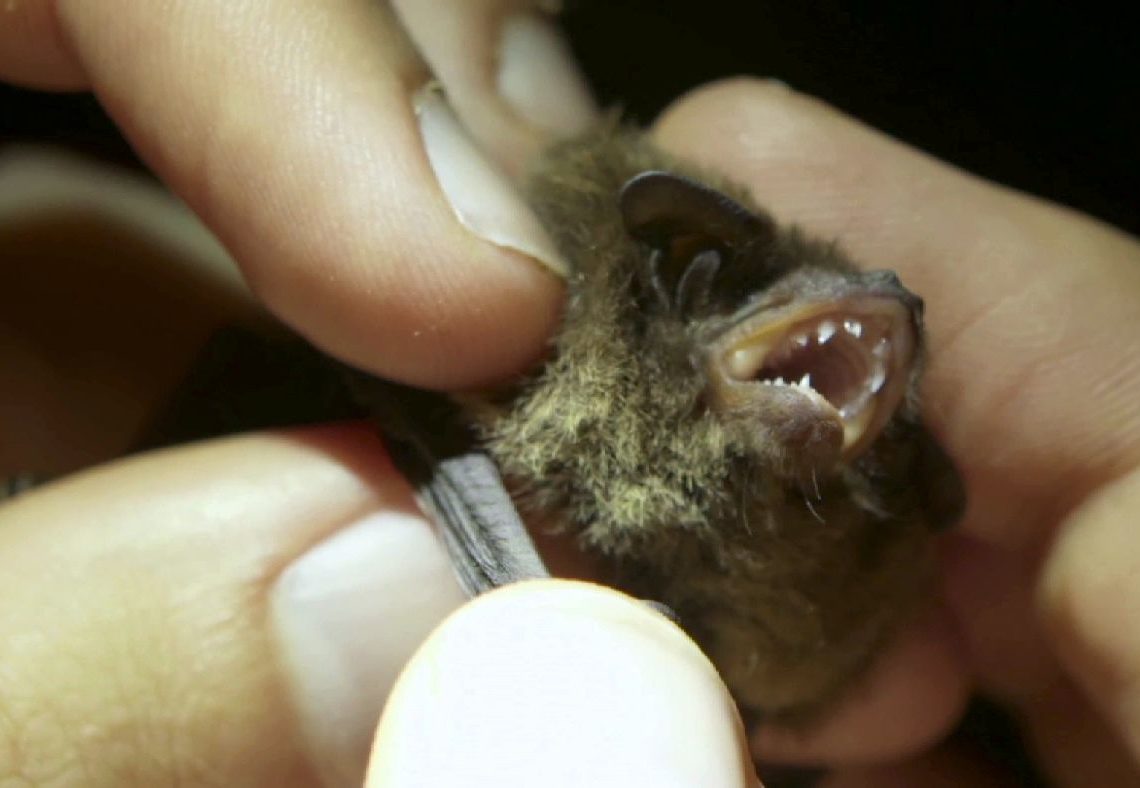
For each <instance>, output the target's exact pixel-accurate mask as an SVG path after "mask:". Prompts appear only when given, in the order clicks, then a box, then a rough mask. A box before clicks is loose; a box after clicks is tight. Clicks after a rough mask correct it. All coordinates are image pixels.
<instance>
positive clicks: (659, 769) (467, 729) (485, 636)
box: [366, 581, 758, 788]
mask: <svg viewBox="0 0 1140 788" xmlns="http://www.w3.org/2000/svg"><path fill="white" fill-rule="evenodd" d="M366 785H367V788H412V786H425V787H426V786H437V785H467V786H494V788H509V787H510V786H532V785H545V786H550V788H567V787H569V786H627V785H656V786H698V785H699V786H707V787H708V788H718V787H719V786H724V787H725V788H727V787H728V786H732V787H733V788H739V786H756V785H758V782H757V781H756V777H755V775H754V774H753V772H752V767H751V765H750V761H749V759H748V756H747V754H746V745H745V740H744V736H743V730H742V728H741V725H740V722H739V720H738V718H737V717H736V714H735V707H734V706H733V704H732V701H731V699H730V698H729V695H728V692H727V690H726V689H725V688H724V685H723V684H722V683H721V681H720V679H719V678H718V677H717V675H716V673H715V671H714V670H713V668H712V666H711V665H710V664H709V662H708V660H707V659H705V657H704V656H703V655H702V654H701V652H700V651H699V650H698V649H697V647H696V645H694V644H693V642H692V641H691V640H689V639H688V638H687V637H686V636H685V635H684V634H683V633H682V632H681V630H679V629H678V628H677V627H675V626H673V625H672V624H671V623H670V622H668V621H667V620H666V619H665V618H663V617H662V616H660V615H658V614H656V613H654V612H652V611H651V610H650V609H649V608H648V607H647V606H645V605H642V604H640V603H637V602H635V601H633V600H631V599H629V598H628V597H625V596H622V595H621V594H618V593H616V592H614V591H612V590H609V589H604V588H600V587H596V586H590V585H586V584H583V583H575V582H569V581H541V582H534V583H523V584H518V585H515V586H511V587H508V588H505V589H502V590H500V591H496V592H494V593H491V594H488V595H486V596H484V597H481V598H479V599H477V600H475V601H474V602H472V603H471V604H469V605H467V606H465V607H463V608H461V609H460V610H459V611H458V612H457V613H456V614H455V615H453V616H452V617H451V618H450V619H448V620H447V621H445V622H444V624H443V625H442V626H441V627H440V628H439V629H438V630H437V631H436V632H435V634H434V635H432V637H431V638H429V639H428V641H427V642H426V643H425V644H424V646H423V647H422V648H421V649H420V650H419V652H418V653H417V654H416V656H415V657H414V658H413V659H412V660H411V662H410V663H409V664H408V666H407V667H406V669H405V670H404V672H403V674H402V675H401V677H400V679H399V681H398V682H397V685H396V688H395V689H394V690H393V694H392V695H391V696H390V699H389V702H388V705H387V708H386V709H385V712H384V716H383V718H382V720H381V723H380V728H379V730H378V732H377V738H376V742H375V745H374V748H373V752H372V763H371V766H370V769H369V776H368V780H367V783H366Z"/></svg>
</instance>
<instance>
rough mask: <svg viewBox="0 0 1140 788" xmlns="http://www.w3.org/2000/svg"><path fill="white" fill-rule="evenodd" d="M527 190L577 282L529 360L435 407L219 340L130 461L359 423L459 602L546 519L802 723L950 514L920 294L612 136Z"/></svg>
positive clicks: (405, 392) (398, 391) (509, 562)
mask: <svg viewBox="0 0 1140 788" xmlns="http://www.w3.org/2000/svg"><path fill="white" fill-rule="evenodd" d="M525 191H526V196H527V198H528V201H529V203H530V204H531V205H532V206H533V208H534V210H535V211H536V212H537V214H538V216H539V218H540V220H541V221H542V223H543V224H544V226H545V227H546V228H547V230H548V231H549V232H550V234H551V236H552V237H553V239H554V240H555V242H556V243H557V244H558V246H559V248H560V250H561V252H562V254H563V256H564V257H565V258H566V260H567V261H568V262H569V269H570V270H569V275H568V280H567V297H566V302H565V306H564V312H563V316H562V321H561V325H560V327H559V329H558V330H557V332H556V334H555V336H554V337H553V338H552V339H551V342H550V346H549V352H548V353H547V354H546V357H545V358H544V359H542V361H541V362H540V363H538V364H537V365H536V366H535V368H533V369H531V370H528V371H527V372H525V373H524V374H522V375H521V376H520V377H519V378H518V379H517V380H514V381H512V382H510V383H508V384H504V385H502V386H500V387H498V388H495V389H493V390H484V391H468V392H461V393H455V394H441V393H434V392H426V391H421V390H417V389H412V388H409V387H406V386H401V385H399V384H395V383H392V382H389V381H383V380H379V379H376V378H373V377H370V376H368V375H366V374H364V373H361V372H357V371H355V370H348V369H347V368H344V367H341V366H339V365H338V364H337V363H336V362H333V361H332V360H331V359H328V358H327V357H324V356H323V355H321V354H319V352H317V351H316V350H314V349H312V348H309V347H307V346H305V347H302V346H300V345H299V344H298V343H295V342H294V343H291V344H289V343H287V344H285V345H279V344H274V343H273V342H267V341H266V340H265V339H264V338H261V337H250V336H249V335H247V334H243V333H242V332H240V331H239V332H229V333H227V334H226V335H223V336H220V337H219V338H217V340H216V341H215V342H213V343H212V344H211V346H210V348H207V352H206V353H205V354H204V359H205V363H203V364H200V365H199V366H198V367H196V368H195V370H193V371H192V373H191V377H190V378H189V379H188V380H187V382H186V384H185V385H184V386H183V387H182V388H181V389H180V391H179V393H178V395H177V396H176V398H175V401H174V402H173V403H172V405H171V407H170V408H169V410H168V412H167V413H166V414H165V415H164V416H162V417H160V418H159V419H158V421H157V422H156V423H155V425H153V426H152V429H151V430H150V435H149V437H147V438H146V439H145V440H144V441H143V443H142V446H141V447H156V446H162V445H171V444H174V443H178V442H182V441H185V440H189V439H193V438H201V437H205V436H208V435H212V434H221V433H224V432H232V431H234V430H235V429H250V428H255V427H262V426H271V425H272V424H273V423H274V422H275V421H277V422H280V421H282V420H288V421H294V422H296V421H316V420H322V419H328V418H334V417H336V418H340V417H346V416H350V415H354V414H360V413H365V414H367V415H369V416H370V417H371V418H373V419H374V420H375V421H376V422H377V423H378V425H379V426H380V429H381V430H382V431H383V433H384V434H385V436H386V438H387V440H388V443H389V445H390V447H391V453H392V456H393V458H394V459H395V461H396V463H397V465H398V467H399V468H400V470H401V471H402V472H403V473H404V474H405V475H407V476H408V478H409V479H410V480H411V481H412V483H413V485H414V486H415V488H416V491H417V497H418V499H419V501H420V504H421V506H422V507H423V508H424V510H425V511H426V512H427V513H428V515H429V516H430V517H431V518H432V519H434V520H435V521H436V523H437V524H438V526H439V528H440V532H441V534H442V536H443V539H444V542H445V544H446V546H447V549H448V552H449V554H450V556H451V559H452V562H453V564H454V566H455V568H456V572H457V575H458V577H459V579H460V582H461V583H462V585H463V587H464V588H465V589H466V590H467V591H468V592H469V593H471V594H478V593H482V592H484V591H487V590H489V589H492V588H495V587H498V586H501V585H504V584H507V583H511V582H515V581H518V580H523V579H527V578H539V577H546V576H549V573H548V571H547V568H546V566H545V565H544V563H543V560H542V558H541V556H540V555H539V553H538V551H537V550H536V548H535V545H534V543H533V541H532V540H531V537H530V535H529V532H528V530H527V527H526V523H527V522H531V523H541V524H542V526H541V527H543V528H547V529H551V530H554V531H557V532H560V533H562V534H565V535H567V536H568V537H570V538H572V539H574V540H575V541H576V543H577V544H578V545H579V546H580V548H581V549H582V550H583V551H584V552H586V553H588V554H590V555H591V556H594V557H596V558H597V559H598V560H599V562H600V563H601V565H602V566H603V567H604V572H605V577H604V578H603V579H604V580H605V582H608V583H610V584H612V585H613V586H615V587H617V588H620V589H622V590H625V591H627V592H629V593H631V594H634V595H636V596H639V597H641V598H643V599H646V600H647V601H649V602H650V603H652V604H654V605H656V606H657V607H658V609H660V610H662V612H665V613H667V614H668V615H670V616H672V617H673V618H674V619H675V620H676V621H677V622H678V623H679V624H680V625H681V626H682V627H683V628H684V629H685V630H686V631H687V632H688V633H689V634H690V635H692V637H693V638H694V639H695V640H696V641H697V643H699V644H700V646H701V647H702V648H703V649H704V651H705V652H706V654H708V656H709V657H710V659H711V660H712V662H713V663H714V664H715V665H716V667H717V669H718V670H719V671H720V673H721V675H722V677H723V678H724V680H725V682H726V684H727V685H728V687H729V689H730V690H731V692H732V694H733V696H734V697H735V698H736V700H737V702H738V703H739V705H740V706H741V708H742V709H743V710H744V711H745V712H746V714H747V716H748V717H749V718H751V719H756V718H765V719H770V720H773V721H777V722H783V723H786V724H806V723H809V722H810V721H812V720H814V719H816V718H817V717H818V716H819V715H821V714H823V713H825V712H826V711H827V709H829V708H831V707H832V706H833V704H834V703H835V702H836V701H837V700H838V699H839V698H841V697H842V696H843V693H844V691H845V690H847V689H848V688H849V687H851V686H852V685H853V684H854V683H855V682H856V681H857V680H858V678H859V676H860V675H861V674H862V672H863V671H864V669H865V668H866V666H867V665H868V664H869V663H870V662H871V660H872V659H873V658H874V656H875V654H876V653H877V652H878V650H879V649H880V648H881V647H882V646H883V644H884V643H885V642H886V641H887V640H888V639H889V638H890V636H891V635H892V634H893V633H894V632H896V631H897V630H898V628H899V627H900V626H901V625H902V624H903V623H904V622H905V621H906V620H907V618H908V617H909V616H912V615H913V614H914V613H915V612H916V611H917V610H918V609H919V608H920V607H921V605H922V604H923V602H924V600H925V599H926V598H927V597H928V593H927V591H928V585H929V576H930V571H931V558H932V556H931V536H932V534H933V533H934V532H935V531H937V530H938V529H940V528H944V527H946V526H948V525H950V524H952V523H953V522H954V521H955V520H956V519H957V518H958V517H959V516H960V514H961V511H962V509H963V506H964V500H965V499H964V494H963V487H962V483H961V480H960V479H959V476H958V474H957V472H956V470H955V468H954V465H953V463H952V462H951V461H950V459H949V458H948V457H947V456H946V454H945V453H944V452H943V451H942V450H941V449H940V448H939V446H938V445H937V443H936V442H935V441H934V440H933V439H932V437H931V436H930V434H929V433H928V432H927V431H926V430H925V429H924V428H923V426H922V423H921V421H920V419H919V411H918V397H917V389H918V383H919V379H920V376H921V368H922V362H923V355H924V345H923V322H922V317H923V305H922V301H921V300H920V299H919V298H918V297H917V296H915V295H914V294H912V293H910V292H909V291H908V290H906V289H905V288H904V287H903V286H902V284H901V283H900V282H899V279H898V278H897V277H896V276H895V275H894V274H893V273H891V272H889V271H874V270H869V271H864V270H861V269H860V268H859V267H857V266H856V265H855V264H854V263H852V262H850V261H849V260H848V258H847V257H846V256H845V255H844V254H843V252H842V251H841V250H840V249H839V248H838V247H837V246H836V245H835V244H834V243H827V242H823V241H820V240H817V239H813V238H811V237H809V236H808V235H806V234H804V233H803V232H801V231H799V230H797V229H796V228H793V227H784V226H781V225H780V224H778V223H777V222H776V221H775V220H774V219H773V218H772V217H771V216H770V215H769V214H767V213H766V212H764V211H763V210H761V209H760V208H759V207H757V206H756V205H755V204H753V202H752V200H751V199H750V198H749V196H748V194H747V192H746V190H744V189H743V188H741V187H739V186H736V185H734V184H732V183H730V182H729V181H728V180H727V179H725V178H723V177H720V176H719V175H717V174H715V173H712V172H707V171H704V170H701V169H700V168H697V167H694V166H692V165H691V164H688V163H686V162H683V161H679V160H677V159H675V158H673V157H671V156H669V155H667V154H666V153H664V152H662V151H660V150H658V149H656V148H655V147H654V146H653V145H652V144H651V143H650V142H648V140H647V139H646V137H645V136H644V135H643V134H641V133H640V132H638V131H636V130H633V129H629V128H625V127H622V126H620V125H617V124H614V123H610V124H607V125H604V126H601V127H599V128H598V129H596V130H594V131H592V132H590V133H588V134H586V135H584V136H582V137H579V138H577V139H573V140H569V141H566V142H561V143H558V144H556V145H555V146H553V147H552V148H551V149H550V150H548V151H547V152H546V153H545V154H544V155H543V156H542V157H541V158H540V160H539V161H538V163H537V164H536V166H535V167H534V169H533V171H532V174H531V176H530V177H529V180H528V182H527V185H526V188H525ZM267 403H268V404H267ZM141 447H140V448H141ZM27 486H28V483H27V480H25V479H15V478H14V479H12V480H9V481H7V482H5V486H4V488H3V489H0V498H3V497H6V496H8V495H14V494H16V493H17V492H20V491H22V490H23V489H24V488H25V487H27Z"/></svg>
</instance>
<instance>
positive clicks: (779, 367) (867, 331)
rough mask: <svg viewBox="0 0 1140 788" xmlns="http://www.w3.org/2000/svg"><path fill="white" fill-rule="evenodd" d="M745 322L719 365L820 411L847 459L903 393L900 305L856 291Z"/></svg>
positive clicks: (910, 339)
mask: <svg viewBox="0 0 1140 788" xmlns="http://www.w3.org/2000/svg"><path fill="white" fill-rule="evenodd" d="M749 322H750V323H751V325H749V326H747V327H746V328H745V330H744V331H742V332H736V331H734V332H733V334H734V337H733V338H734V339H735V341H733V342H731V343H730V344H729V345H728V346H727V347H728V350H727V353H726V354H725V356H724V364H723V367H722V368H723V370H724V371H725V372H726V373H727V374H728V375H729V376H731V377H732V378H734V379H735V380H736V381H739V382H751V383H754V384H760V385H765V386H775V387H786V388H787V389H789V390H790V391H794V392H797V393H800V394H802V395H803V396H804V397H806V398H807V400H810V401H811V403H812V404H813V405H815V406H816V407H824V408H826V409H827V410H828V411H829V412H830V413H831V414H832V416H833V417H835V418H838V419H839V420H840V421H841V422H842V425H843V456H844V457H846V458H851V457H853V456H855V455H856V454H858V453H859V452H860V451H862V450H863V449H864V448H865V447H866V446H867V445H868V444H869V443H870V442H871V441H872V440H874V438H875V436H876V435H878V433H879V432H880V431H881V430H882V428H883V426H884V425H885V424H886V423H887V421H888V420H889V419H890V417H891V414H892V413H894V411H895V409H896V408H897V407H898V405H899V401H900V400H901V399H902V397H903V395H904V394H905V392H906V388H907V380H908V377H909V375H910V367H911V363H912V361H913V358H914V348H915V341H914V328H913V323H912V320H911V315H910V311H909V310H908V309H907V307H906V306H905V305H904V304H902V303H900V302H899V301H898V300H897V299H893V298H886V297H881V296H861V297H854V298H850V299H845V300H843V301H840V302H831V303H827V304H813V305H810V306H808V307H806V308H801V309H797V310H796V311H795V312H794V313H793V314H790V315H789V314H783V315H780V316H777V317H774V318H773V319H771V320H764V321H763V323H762V324H760V325H756V323H754V322H752V321H749ZM805 404H806V403H805Z"/></svg>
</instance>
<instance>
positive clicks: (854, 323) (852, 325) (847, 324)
mask: <svg viewBox="0 0 1140 788" xmlns="http://www.w3.org/2000/svg"><path fill="white" fill-rule="evenodd" d="M843 330H844V331H846V332H847V333H848V334H851V335H852V336H854V337H855V338H856V339H858V338H859V337H861V336H863V324H862V323H860V322H859V321H858V320H853V319H852V318H847V319H846V320H844V321H843Z"/></svg>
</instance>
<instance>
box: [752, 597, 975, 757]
mask: <svg viewBox="0 0 1140 788" xmlns="http://www.w3.org/2000/svg"><path fill="white" fill-rule="evenodd" d="M969 692H970V687H969V684H968V682H967V680H966V672H965V668H964V666H963V657H962V654H961V653H960V649H959V645H958V643H957V642H956V634H955V632H954V628H953V625H952V623H951V621H950V619H949V617H948V616H947V615H946V613H945V612H943V611H940V610H936V611H931V612H930V613H928V614H927V615H925V616H924V617H923V618H922V619H921V620H920V621H918V622H916V623H915V624H914V625H913V626H911V627H910V628H908V629H907V630H906V631H905V632H903V633H902V634H901V635H900V637H899V638H898V639H897V640H896V642H895V643H893V644H892V645H891V647H890V648H888V649H887V650H886V652H885V653H883V654H882V655H881V656H880V657H879V658H878V660H876V662H875V664H874V665H873V666H872V668H871V670H870V672H869V673H868V675H867V676H865V677H864V678H863V679H862V680H861V681H860V682H859V684H858V685H856V686H855V687H854V688H853V689H852V691H851V692H850V694H849V695H848V697H847V698H845V699H844V700H843V702H842V703H841V704H840V705H839V706H838V707H837V708H836V709H834V710H833V711H831V712H829V713H828V715H827V717H826V719H824V720H823V721H822V722H820V723H819V724H817V725H815V726H813V727H810V728H807V729H804V730H796V729H789V728H783V727H775V726H763V725H762V726H761V727H760V728H758V729H757V731H756V733H755V734H754V735H753V737H752V750H753V752H754V753H755V755H756V756H757V757H758V758H760V759H761V761H765V762H783V763H798V764H803V763H809V764H836V763H867V762H875V761H895V760H900V759H902V758H903V757H904V756H906V755H910V754H913V753H916V752H920V751H924V750H926V749H928V748H929V747H930V746H931V745H932V744H934V743H935V742H937V741H938V740H940V739H942V738H943V737H944V736H945V735H946V734H947V733H948V732H949V730H950V729H951V728H952V727H953V726H954V724H955V723H956V722H957V720H958V719H959V717H961V714H962V710H963V709H964V708H965V705H966V701H967V699H968V695H969Z"/></svg>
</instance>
